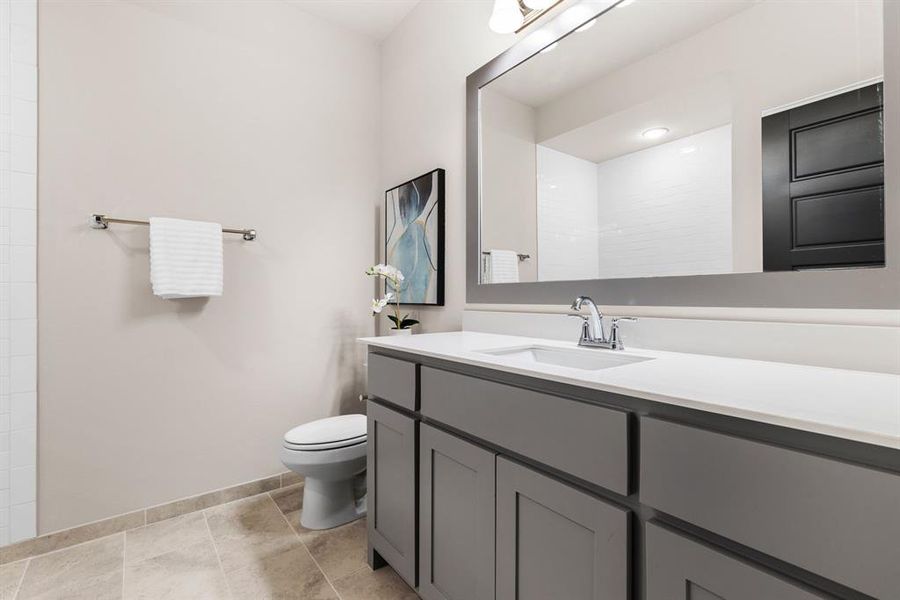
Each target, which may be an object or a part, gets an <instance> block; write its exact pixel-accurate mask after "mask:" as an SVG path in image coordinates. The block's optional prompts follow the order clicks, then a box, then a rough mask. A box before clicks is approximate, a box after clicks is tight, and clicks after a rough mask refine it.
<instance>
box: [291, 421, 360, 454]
mask: <svg viewBox="0 0 900 600" xmlns="http://www.w3.org/2000/svg"><path fill="white" fill-rule="evenodd" d="M365 441H366V417H365V415H341V416H339V417H329V418H326V419H319V420H318V421H313V422H311V423H305V424H303V425H300V426H298V427H294V428H293V429H291V430H290V431H288V432H287V433H286V434H284V447H285V448H287V449H288V450H301V451H316V450H334V449H338V448H346V447H349V446H356V445H358V444H362V443H365Z"/></svg>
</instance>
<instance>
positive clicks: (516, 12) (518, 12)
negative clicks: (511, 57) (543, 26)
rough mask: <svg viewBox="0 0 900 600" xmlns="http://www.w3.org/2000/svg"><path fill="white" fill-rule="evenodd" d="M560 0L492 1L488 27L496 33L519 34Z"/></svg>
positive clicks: (560, 0)
mask: <svg viewBox="0 0 900 600" xmlns="http://www.w3.org/2000/svg"><path fill="white" fill-rule="evenodd" d="M560 2H562V0H494V10H493V12H492V13H491V18H490V20H489V21H488V26H489V27H490V28H491V30H492V31H494V32H496V33H519V32H520V31H522V30H523V29H525V28H526V27H528V26H529V25H531V24H532V23H534V22H535V21H536V20H538V19H539V18H541V16H543V15H545V14H547V12H549V11H550V10H551V9H552V8H553V7H555V6H556V5H557V4H559V3H560Z"/></svg>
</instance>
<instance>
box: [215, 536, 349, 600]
mask: <svg viewBox="0 0 900 600" xmlns="http://www.w3.org/2000/svg"><path fill="white" fill-rule="evenodd" d="M225 578H226V579H227V581H228V586H229V588H230V589H231V594H232V597H233V598H234V600H332V599H334V600H336V599H337V595H336V594H335V593H334V589H333V588H332V587H331V585H330V584H329V583H328V581H327V580H326V579H325V576H324V575H322V572H321V571H320V570H319V568H318V567H317V566H316V563H315V562H314V561H313V559H312V557H311V556H310V555H309V552H308V551H307V550H306V548H304V547H303V546H302V545H299V544H298V545H297V546H296V547H295V548H293V549H291V550H288V551H286V552H282V553H281V554H278V555H275V556H271V557H269V558H266V559H263V560H261V561H260V562H259V563H257V564H255V565H252V566H248V567H244V568H242V569H238V570H236V571H230V572H229V573H228V574H227V575H226V576H225Z"/></svg>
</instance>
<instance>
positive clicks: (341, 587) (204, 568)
mask: <svg viewBox="0 0 900 600" xmlns="http://www.w3.org/2000/svg"><path fill="white" fill-rule="evenodd" d="M301 496H302V484H298V485H293V486H290V487H285V488H281V489H278V490H274V491H271V492H268V493H265V494H260V495H258V496H251V497H250V498H244V499H243V500H237V501H235V502H231V503H228V504H222V505H220V506H214V507H212V508H208V509H206V510H204V511H200V512H195V513H189V514H186V515H183V516H180V517H175V518H173V519H169V520H166V521H161V522H159V523H154V524H152V525H147V526H144V527H139V528H137V529H131V530H128V531H126V532H124V533H117V534H115V535H110V536H108V537H105V538H101V539H98V540H94V541H91V542H86V543H83V544H80V545H77V546H72V547H71V548H66V549H64V550H58V551H56V552H51V553H49V554H44V555H41V556H36V557H34V558H31V559H28V560H22V561H19V562H15V563H11V564H8V565H4V566H2V567H0V600H13V599H16V600H33V599H41V600H63V599H64V600H76V599H85V600H88V599H89V600H106V599H128V600H132V599H147V600H182V599H184V600H207V599H209V600H220V599H222V600H228V599H231V600H244V599H250V600H266V599H270V600H325V599H334V600H412V599H414V598H416V595H415V593H414V592H413V591H412V590H411V589H410V588H409V587H407V586H406V584H405V583H404V582H403V581H402V580H401V579H400V577H398V576H397V574H396V573H394V572H393V571H392V570H391V569H390V567H385V568H383V569H379V570H378V571H374V572H373V571H372V570H371V569H369V567H368V565H366V522H365V519H362V520H359V521H356V522H354V523H351V524H349V525H344V526H343V527H338V528H336V529H331V530H328V531H312V530H309V529H305V528H303V527H302V526H301V525H300V506H301Z"/></svg>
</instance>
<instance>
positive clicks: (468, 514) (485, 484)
mask: <svg viewBox="0 0 900 600" xmlns="http://www.w3.org/2000/svg"><path fill="white" fill-rule="evenodd" d="M420 435H421V439H420V445H419V447H420V460H419V465H420V466H419V470H420V474H421V479H420V488H419V489H420V494H419V498H420V506H421V509H420V513H419V514H420V516H421V518H420V521H419V540H420V542H421V544H420V549H421V550H420V552H421V554H420V557H421V561H420V565H421V567H420V569H421V577H420V578H419V580H420V584H419V595H421V596H422V598H425V600H493V598H494V454H493V453H492V452H489V451H487V450H484V449H483V448H479V447H478V446H475V445H473V444H470V443H468V442H464V441H463V440H461V439H459V438H457V437H454V436H452V435H449V434H446V433H444V432H442V431H439V430H437V429H435V428H433V427H429V426H428V425H422V426H421V434H420Z"/></svg>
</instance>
